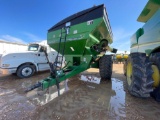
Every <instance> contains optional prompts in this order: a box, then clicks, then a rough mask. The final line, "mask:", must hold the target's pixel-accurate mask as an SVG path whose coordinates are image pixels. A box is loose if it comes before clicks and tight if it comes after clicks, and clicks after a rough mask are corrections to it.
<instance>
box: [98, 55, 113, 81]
mask: <svg viewBox="0 0 160 120" xmlns="http://www.w3.org/2000/svg"><path fill="white" fill-rule="evenodd" d="M112 64H113V63H112V56H111V55H104V56H103V57H101V58H100V60H99V72H100V76H101V78H102V79H109V80H110V79H111V76H112V66H113V65H112Z"/></svg>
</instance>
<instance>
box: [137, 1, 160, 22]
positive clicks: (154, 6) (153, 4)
mask: <svg viewBox="0 0 160 120" xmlns="http://www.w3.org/2000/svg"><path fill="white" fill-rule="evenodd" d="M159 7H160V0H149V1H148V3H147V4H146V6H145V8H144V9H143V11H142V12H141V14H140V16H139V17H138V19H137V20H138V21H139V22H147V21H148V20H149V19H150V18H151V17H152V16H153V15H154V14H155V12H156V11H157V10H158V9H159Z"/></svg>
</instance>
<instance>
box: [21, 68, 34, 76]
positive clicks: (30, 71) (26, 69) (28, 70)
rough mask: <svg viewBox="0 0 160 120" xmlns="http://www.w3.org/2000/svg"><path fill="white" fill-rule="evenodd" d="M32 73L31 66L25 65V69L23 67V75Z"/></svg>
mask: <svg viewBox="0 0 160 120" xmlns="http://www.w3.org/2000/svg"><path fill="white" fill-rule="evenodd" d="M31 74H32V68H30V67H25V68H24V69H22V75H23V76H29V75H31Z"/></svg>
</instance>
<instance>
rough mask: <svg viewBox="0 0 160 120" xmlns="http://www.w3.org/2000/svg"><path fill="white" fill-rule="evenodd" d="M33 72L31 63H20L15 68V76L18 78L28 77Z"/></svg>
mask: <svg viewBox="0 0 160 120" xmlns="http://www.w3.org/2000/svg"><path fill="white" fill-rule="evenodd" d="M34 72H35V69H34V67H33V66H32V65H28V64H25V65H22V66H20V67H19V68H18V70H17V76H18V77H20V78H28V77H30V76H32V75H33V74H34Z"/></svg>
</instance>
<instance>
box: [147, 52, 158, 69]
mask: <svg viewBox="0 0 160 120" xmlns="http://www.w3.org/2000/svg"><path fill="white" fill-rule="evenodd" d="M149 60H150V61H151V62H152V63H153V64H154V65H156V66H157V67H158V69H159V70H160V53H153V54H151V55H150V57H149Z"/></svg>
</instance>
